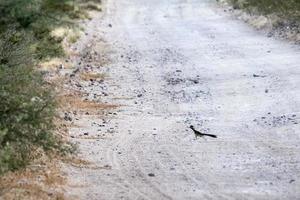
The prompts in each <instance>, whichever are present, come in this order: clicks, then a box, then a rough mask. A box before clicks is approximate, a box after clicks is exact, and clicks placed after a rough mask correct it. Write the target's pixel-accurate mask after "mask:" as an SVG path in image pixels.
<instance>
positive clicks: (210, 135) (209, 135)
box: [203, 134, 217, 138]
mask: <svg viewBox="0 0 300 200" xmlns="http://www.w3.org/2000/svg"><path fill="white" fill-rule="evenodd" d="M203 135H206V136H208V137H212V138H217V136H216V135H212V134H203Z"/></svg>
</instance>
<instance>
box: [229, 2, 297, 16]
mask: <svg viewBox="0 0 300 200" xmlns="http://www.w3.org/2000/svg"><path fill="white" fill-rule="evenodd" d="M229 2H230V3H232V5H233V7H234V8H235V9H246V10H248V11H249V12H253V11H254V10H256V11H258V12H260V13H262V14H265V15H269V14H276V15H277V16H279V17H281V18H285V19H290V20H299V19H300V1H298V0H277V1H274V0H229Z"/></svg>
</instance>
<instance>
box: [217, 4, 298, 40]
mask: <svg viewBox="0 0 300 200" xmlns="http://www.w3.org/2000/svg"><path fill="white" fill-rule="evenodd" d="M217 1H219V2H227V3H229V4H230V5H231V6H232V8H233V10H241V11H242V13H240V12H235V13H236V14H237V15H238V16H239V18H240V19H242V20H244V21H246V22H247V23H249V24H251V25H252V26H254V27H255V28H257V29H264V30H266V31H267V32H268V36H275V37H279V38H284V39H288V40H291V41H295V42H296V43H300V1H299V0H277V1H274V0H217ZM245 13H247V14H248V15H245Z"/></svg>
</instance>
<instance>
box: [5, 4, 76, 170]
mask: <svg viewBox="0 0 300 200" xmlns="http://www.w3.org/2000/svg"><path fill="white" fill-rule="evenodd" d="M70 2H71V0H9V1H7V0H0V174H2V173H4V172H6V171H8V170H16V169H19V168H21V167H24V166H26V165H27V164H28V163H29V162H30V161H31V160H33V159H34V158H35V156H36V155H35V154H36V152H40V151H43V152H45V153H50V152H57V153H62V154H64V153H68V152H71V151H73V150H74V148H73V146H72V145H70V144H68V143H65V142H63V141H62V139H61V138H59V137H58V136H56V135H55V134H54V130H55V125H54V119H55V113H56V112H55V111H56V110H55V108H56V103H55V95H54V93H53V92H52V91H54V89H53V88H52V87H51V86H50V85H49V84H47V83H46V82H45V81H44V79H43V76H42V74H41V73H40V72H38V71H36V70H34V67H33V66H35V63H37V62H38V61H39V60H41V59H45V58H48V57H54V56H60V55H63V49H62V47H61V44H60V43H59V42H57V41H55V40H54V39H53V38H52V37H51V36H50V33H51V31H52V30H53V28H55V27H56V26H58V25H62V24H64V23H66V22H65V19H66V18H67V17H68V15H70V13H72V12H73V11H72V9H71V8H70V7H71V6H72V4H70ZM66 10H68V11H66ZM68 25H69V24H68Z"/></svg>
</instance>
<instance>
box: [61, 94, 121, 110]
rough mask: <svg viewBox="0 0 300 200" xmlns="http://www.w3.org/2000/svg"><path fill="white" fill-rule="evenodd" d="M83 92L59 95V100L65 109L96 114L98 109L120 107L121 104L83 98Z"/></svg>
mask: <svg viewBox="0 0 300 200" xmlns="http://www.w3.org/2000/svg"><path fill="white" fill-rule="evenodd" d="M82 96H83V94H81V93H79V92H74V93H73V94H65V95H63V96H60V97H59V102H60V105H61V106H62V108H64V110H76V111H78V112H89V113H90V114H96V113H97V112H98V111H104V110H108V109H115V108H118V107H119V106H120V105H114V104H104V103H100V102H95V101H87V100H82Z"/></svg>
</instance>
